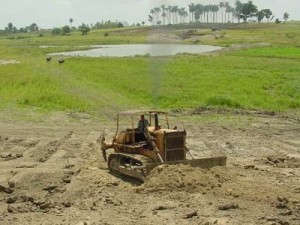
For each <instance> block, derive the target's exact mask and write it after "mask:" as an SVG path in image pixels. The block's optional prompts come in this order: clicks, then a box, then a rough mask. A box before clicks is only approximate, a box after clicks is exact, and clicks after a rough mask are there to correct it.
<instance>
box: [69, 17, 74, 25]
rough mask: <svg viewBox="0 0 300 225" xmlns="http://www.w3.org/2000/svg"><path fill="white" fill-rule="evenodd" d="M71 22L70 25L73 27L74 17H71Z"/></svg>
mask: <svg viewBox="0 0 300 225" xmlns="http://www.w3.org/2000/svg"><path fill="white" fill-rule="evenodd" d="M69 22H70V27H72V26H73V22H74V19H72V18H70V19H69Z"/></svg>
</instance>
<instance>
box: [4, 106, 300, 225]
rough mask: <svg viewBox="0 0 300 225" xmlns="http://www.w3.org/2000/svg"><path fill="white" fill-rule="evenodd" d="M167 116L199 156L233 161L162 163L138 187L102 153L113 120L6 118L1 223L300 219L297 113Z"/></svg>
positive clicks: (294, 221) (299, 221)
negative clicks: (192, 164)
mask: <svg viewBox="0 0 300 225" xmlns="http://www.w3.org/2000/svg"><path fill="white" fill-rule="evenodd" d="M7 116H8V115H2V116H1V117H0V118H6V117H7ZM210 118H214V119H213V120H211V119H210ZM170 120H171V123H172V124H174V123H173V122H174V121H176V122H178V121H183V123H180V124H178V125H179V126H180V125H181V124H184V125H182V126H184V128H185V129H186V130H187V135H188V138H187V142H188V146H189V148H190V149H191V150H192V152H193V154H194V155H195V156H196V157H206V156H213V155H216V154H218V155H220V154H225V155H227V157H228V165H227V167H215V168H212V169H209V170H205V169H201V168H195V167H190V166H187V165H164V166H159V167H156V168H155V169H154V170H152V172H151V174H150V175H149V176H148V177H147V179H146V181H145V183H144V184H141V185H140V184H139V183H137V182H133V181H130V180H128V179H122V178H120V177H116V176H114V175H112V174H110V173H109V171H108V169H107V166H106V163H105V162H104V161H103V159H102V157H101V153H100V146H99V143H98V142H97V139H98V138H99V136H100V135H101V134H102V133H103V132H104V130H105V133H106V135H107V137H108V138H109V137H112V135H113V134H114V132H115V128H114V125H115V122H114V121H106V120H95V119H93V118H92V117H88V118H86V117H84V119H82V118H81V117H80V116H78V117H76V118H74V117H71V116H69V115H56V116H53V117H51V118H47V119H45V120H44V122H43V120H40V121H39V122H20V121H18V120H12V119H1V121H0V171H1V172H0V224H1V225H2V224H3V225H8V224H9V225H10V224H32V225H37V224H112V225H113V224H114V225H115V224H149V225H150V224H192V225H193V224H197V225H199V224H201V225H202V224H203V225H204V224H205V225H210V224H219V225H223V224H270V225H271V224H278V225H279V224H280V225H281V224H291V225H296V224H300V170H299V166H300V122H299V119H298V118H297V117H295V116H294V117H291V116H290V115H289V116H288V115H286V116H285V115H284V116H278V115H276V114H274V113H259V114H257V113H250V112H247V113H228V112H215V111H214V112H211V111H210V112H209V110H203V109H202V110H200V109H199V110H196V111H194V112H192V113H188V114H184V115H183V114H182V113H179V112H172V117H171V118H170ZM209 121H212V122H209Z"/></svg>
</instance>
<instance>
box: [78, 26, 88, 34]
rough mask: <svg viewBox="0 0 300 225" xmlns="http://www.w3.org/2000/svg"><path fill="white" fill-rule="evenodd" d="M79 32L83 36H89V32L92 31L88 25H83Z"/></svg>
mask: <svg viewBox="0 0 300 225" xmlns="http://www.w3.org/2000/svg"><path fill="white" fill-rule="evenodd" d="M78 30H79V31H80V32H81V34H82V35H87V34H88V32H90V31H91V29H90V28H89V26H88V25H86V24H84V23H82V24H81V25H80V26H79V27H78Z"/></svg>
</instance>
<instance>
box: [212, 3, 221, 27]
mask: <svg viewBox="0 0 300 225" xmlns="http://www.w3.org/2000/svg"><path fill="white" fill-rule="evenodd" d="M211 9H212V12H213V17H214V20H213V21H214V23H216V22H217V21H218V11H219V9H220V8H219V6H218V5H212V7H211Z"/></svg>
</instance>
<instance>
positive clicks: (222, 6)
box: [219, 2, 225, 23]
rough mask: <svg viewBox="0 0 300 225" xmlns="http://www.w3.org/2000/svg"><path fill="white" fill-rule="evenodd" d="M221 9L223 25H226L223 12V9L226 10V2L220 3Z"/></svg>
mask: <svg viewBox="0 0 300 225" xmlns="http://www.w3.org/2000/svg"><path fill="white" fill-rule="evenodd" d="M219 8H220V9H221V15H222V23H224V10H223V8H225V2H220V3H219Z"/></svg>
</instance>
